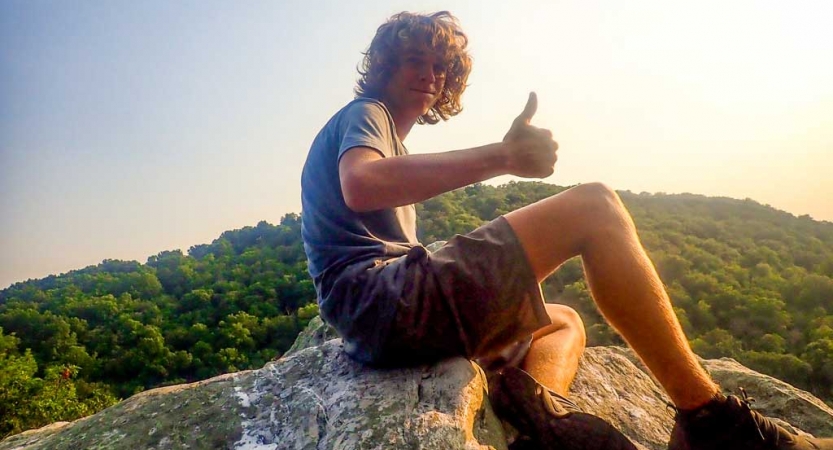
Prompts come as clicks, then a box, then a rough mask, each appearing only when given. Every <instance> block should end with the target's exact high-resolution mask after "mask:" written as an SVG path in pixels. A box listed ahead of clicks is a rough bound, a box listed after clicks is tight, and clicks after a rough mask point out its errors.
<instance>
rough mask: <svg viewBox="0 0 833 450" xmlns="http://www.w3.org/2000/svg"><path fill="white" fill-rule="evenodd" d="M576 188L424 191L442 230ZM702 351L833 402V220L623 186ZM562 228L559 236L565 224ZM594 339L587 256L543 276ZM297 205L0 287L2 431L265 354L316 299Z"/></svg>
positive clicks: (424, 207) (599, 332) (612, 337)
mask: <svg viewBox="0 0 833 450" xmlns="http://www.w3.org/2000/svg"><path fill="white" fill-rule="evenodd" d="M563 189H565V188H563V187H558V186H554V185H549V184H544V183H509V184H507V185H504V186H501V187H492V186H487V185H481V184H478V185H474V186H470V187H468V188H465V189H460V190H457V191H454V192H451V193H448V194H445V195H443V196H440V197H437V198H435V199H432V200H429V201H427V202H425V203H423V204H421V205H418V211H419V216H420V223H419V228H420V236H421V239H422V241H423V242H426V243H427V242H431V241H435V240H444V239H447V238H448V237H450V236H451V235H453V234H454V233H461V232H467V231H469V230H471V229H473V228H474V227H476V226H477V225H480V224H481V223H483V222H485V221H487V220H489V219H492V218H494V217H496V216H497V215H499V214H501V213H504V212H507V211H511V210H513V209H516V208H518V207H520V206H523V205H525V204H528V203H531V202H533V201H536V200H538V199H541V198H544V197H546V196H548V195H552V194H554V193H557V192H559V191H561V190H563ZM620 194H621V196H622V199H623V201H624V202H625V203H626V204H627V206H628V207H629V209H630V210H631V212H632V214H633V216H634V220H635V221H636V224H637V227H638V229H639V232H640V236H641V238H642V241H643V243H644V244H645V246H646V248H647V249H648V251H649V253H650V254H651V256H652V258H653V259H654V261H655V263H656V265H657V267H658V269H659V271H660V274H661V276H662V278H663V281H664V282H665V284H666V285H667V287H668V289H669V292H670V294H671V297H672V300H673V302H674V306H675V310H676V312H677V314H678V316H679V317H680V320H681V322H682V323H683V325H684V327H685V328H686V331H687V333H688V335H689V337H690V338H691V340H692V345H693V347H694V348H695V350H696V351H697V352H698V354H700V355H701V356H703V357H707V358H713V357H719V356H730V357H733V358H736V359H738V360H739V361H741V362H742V363H744V364H746V365H747V366H749V367H751V368H754V369H756V370H759V371H762V372H765V373H769V374H771V375H774V376H776V377H778V378H781V379H783V380H786V381H788V382H790V383H792V384H794V385H796V386H799V387H802V388H805V389H808V390H810V391H812V392H813V393H815V394H816V395H818V396H819V397H821V398H823V399H825V400H826V401H827V402H828V403H833V224H831V223H829V222H817V221H813V220H812V219H810V218H809V217H806V216H802V217H798V218H796V217H794V216H792V215H790V214H788V213H784V212H781V211H777V210H774V209H772V208H770V207H767V206H764V205H760V204H758V203H756V202H754V201H752V200H743V201H741V200H733V199H727V198H706V197H703V196H697V195H690V194H685V195H664V194H655V195H651V194H639V195H636V194H632V193H629V192H622V193H620ZM554 238H557V237H554ZM544 291H545V293H546V295H547V298H548V299H549V300H551V301H559V302H563V303H567V304H570V305H572V306H573V307H575V308H576V309H578V310H579V311H581V313H582V316H583V317H584V319H585V323H586V326H587V329H588V334H589V339H590V344H591V345H602V344H610V343H618V342H620V340H619V338H618V336H617V335H616V334H615V333H614V332H612V331H611V330H610V329H609V328H608V327H607V326H606V325H605V324H604V323H603V321H601V319H600V316H599V315H598V313H597V312H596V311H595V309H594V307H593V305H592V301H591V300H590V297H589V294H588V291H587V288H586V285H585V283H584V280H583V276H582V271H581V262H580V261H579V260H578V259H574V260H571V261H569V262H568V263H566V264H565V265H564V266H563V267H562V268H561V269H560V270H559V271H558V272H557V274H556V275H555V276H554V277H551V279H550V280H548V281H547V282H546V283H545V285H544ZM314 298H315V293H314V289H313V287H312V283H311V281H310V279H309V276H308V274H307V272H306V262H305V258H304V252H303V246H302V244H301V241H300V219H299V216H298V215H296V214H288V215H286V216H285V217H284V218H283V219H282V220H281V223H280V224H279V225H270V224H268V223H266V222H261V223H259V224H257V226H255V227H246V228H243V229H241V230H234V231H227V232H225V233H223V234H222V235H221V236H220V237H219V238H218V239H216V240H215V241H214V242H212V243H211V244H208V245H197V246H194V247H191V248H190V249H189V251H188V253H187V254H183V253H182V252H180V251H166V252H162V253H159V254H158V255H155V256H151V257H150V258H148V260H147V262H146V263H144V264H141V263H138V262H133V261H114V260H105V261H104V262H102V263H101V264H99V265H97V266H90V267H87V268H84V269H81V270H76V271H72V272H69V273H66V274H63V275H60V276H50V277H47V278H44V279H41V280H34V281H28V282H24V283H17V284H15V285H13V286H11V287H9V288H8V289H5V290H3V291H0V437H2V436H5V435H7V434H10V433H16V432H19V431H22V430H24V429H27V428H32V427H37V426H42V425H44V424H47V423H50V422H53V421H57V420H72V419H74V418H78V417H81V416H84V415H87V414H91V413H94V412H96V411H98V410H100V409H102V408H104V407H106V406H109V405H111V404H113V403H114V402H116V401H117V399H119V398H125V397H127V396H129V395H131V394H133V393H135V392H138V391H140V390H143V389H147V388H151V387H155V386H160V385H165V384H174V383H182V382H188V381H195V380H199V379H204V378H207V377H211V376H213V375H217V374H220V373H224V372H230V371H237V370H242V369H247V368H254V367H259V366H262V365H263V364H264V363H265V362H266V361H269V360H270V359H273V358H275V357H279V356H280V355H281V354H282V353H283V352H285V351H286V350H287V349H288V348H289V346H290V345H291V344H292V342H293V340H294V338H295V335H296V334H297V333H298V331H299V330H300V329H301V328H302V327H303V326H304V325H305V324H306V322H307V321H308V320H309V319H310V318H311V317H312V316H314V315H315V314H317V309H316V307H315V305H314Z"/></svg>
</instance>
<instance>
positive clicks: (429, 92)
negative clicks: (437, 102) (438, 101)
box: [411, 89, 437, 95]
mask: <svg viewBox="0 0 833 450" xmlns="http://www.w3.org/2000/svg"><path fill="white" fill-rule="evenodd" d="M411 90H412V91H416V92H420V93H422V94H428V95H436V94H437V93H436V92H431V91H423V90H422V89H411Z"/></svg>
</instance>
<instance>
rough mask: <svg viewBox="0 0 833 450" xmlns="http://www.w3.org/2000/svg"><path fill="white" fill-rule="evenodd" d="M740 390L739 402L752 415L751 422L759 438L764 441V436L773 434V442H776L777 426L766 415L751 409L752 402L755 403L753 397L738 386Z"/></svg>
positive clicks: (777, 435) (777, 436)
mask: <svg viewBox="0 0 833 450" xmlns="http://www.w3.org/2000/svg"><path fill="white" fill-rule="evenodd" d="M738 390H740V394H741V397H740V403H741V405H743V407H744V409H746V411H747V412H749V414H750V416H751V417H752V423H754V424H755V429H756V430H757V431H758V435H759V436H760V437H761V440H762V441H764V442H766V440H767V439H766V436H774V437H775V442H776V443H777V442H778V440H779V439H778V438H779V436H780V433H779V432H778V426H777V425H776V424H775V422H773V421H771V420H769V419H767V418H766V417H764V416H762V415H761V414H760V413H758V412H757V411H755V410H753V409H752V404H753V403H755V399H754V398H753V397H750V396H749V394H748V393H747V392H746V389H744V388H743V387H738Z"/></svg>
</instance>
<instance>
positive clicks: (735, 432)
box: [668, 389, 833, 450]
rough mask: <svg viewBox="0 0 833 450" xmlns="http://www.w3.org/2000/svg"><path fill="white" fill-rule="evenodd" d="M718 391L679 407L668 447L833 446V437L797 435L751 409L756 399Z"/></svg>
mask: <svg viewBox="0 0 833 450" xmlns="http://www.w3.org/2000/svg"><path fill="white" fill-rule="evenodd" d="M741 394H742V398H738V397H736V396H734V395H730V396H728V397H726V396H724V395H723V394H717V396H715V398H714V399H713V400H711V401H710V402H709V403H706V404H705V405H704V406H701V407H700V408H697V409H694V410H691V411H681V410H678V411H677V416H676V419H675V423H674V429H673V430H672V431H671V441H670V442H669V443H668V449H669V450H736V449H739V450H833V439H816V438H807V437H803V436H798V435H796V434H794V433H791V432H789V431H787V430H786V429H785V428H784V427H782V426H780V425H778V424H776V423H775V422H774V421H773V420H772V419H769V418H767V417H764V416H762V415H761V414H759V413H758V412H757V411H753V410H752V403H753V402H754V401H755V399H752V398H749V397H748V396H747V395H746V391H745V390H743V389H741Z"/></svg>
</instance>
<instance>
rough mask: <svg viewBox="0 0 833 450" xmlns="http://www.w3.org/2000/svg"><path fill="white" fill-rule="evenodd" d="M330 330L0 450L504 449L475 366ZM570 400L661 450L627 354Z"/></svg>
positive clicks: (765, 400)
mask: <svg viewBox="0 0 833 450" xmlns="http://www.w3.org/2000/svg"><path fill="white" fill-rule="evenodd" d="M332 336H333V334H332V332H331V331H330V330H328V329H327V328H326V327H325V326H324V325H323V324H322V323H320V322H318V321H317V322H313V324H312V326H311V327H310V328H308V330H307V331H305V333H303V334H302V335H301V336H299V338H298V341H297V342H296V345H295V346H293V349H292V351H291V352H288V353H287V355H285V356H284V357H283V358H281V359H280V360H278V361H274V362H271V363H269V364H267V365H266V366H265V367H263V368H262V369H259V370H251V371H245V372H239V373H235V374H229V375H224V376H221V377H217V378H213V379H210V380H206V381H202V382H199V383H193V384H188V385H181V386H174V387H167V388H160V389H154V390H151V391H147V392H144V393H142V394H138V395H136V396H133V397H131V398H130V399H127V400H125V401H123V402H121V403H119V404H118V405H116V406H113V407H111V408H108V409H107V410H104V411H102V412H100V413H98V414H96V415H93V416H91V417H87V418H84V419H81V420H78V421H75V422H72V423H60V424H53V425H50V426H49V427H45V428H42V429H40V430H33V431H30V432H26V433H22V434H20V435H17V436H12V437H10V438H7V439H6V440H4V441H2V442H0V450H10V449H77V448H85V449H93V448H101V449H104V448H106V449H119V448H125V449H175V448H176V449H179V448H190V449H202V448H218V449H221V448H238V449H247V450H271V449H345V450H348V449H349V450H352V449H393V448H395V449H401V448H404V449H441V450H448V449H505V448H506V444H505V437H504V434H503V429H502V427H501V425H500V423H499V422H498V420H497V419H496V418H495V416H494V414H493V413H492V410H491V408H490V406H489V404H488V401H487V397H486V384H485V377H484V376H483V374H482V372H481V371H480V369H479V368H478V367H477V366H476V365H474V364H472V363H470V362H468V361H466V360H463V359H451V360H448V361H443V362H441V363H439V364H435V365H432V366H423V367H417V368H411V369H399V370H385V371H379V370H371V369H368V368H365V367H363V366H360V365H358V364H356V363H354V362H353V361H351V360H349V359H348V358H347V357H346V356H345V354H344V353H343V351H342V348H341V343H340V341H339V340H337V339H336V340H328V339H329V338H330V337H332ZM323 341H326V342H323ZM704 365H705V366H706V367H707V368H708V369H709V370H710V371H711V372H712V374H713V376H714V377H715V378H716V379H717V380H718V381H719V382H720V383H721V384H722V385H723V386H724V387H725V388H727V389H735V388H736V387H737V386H738V385H742V386H744V387H745V388H746V389H747V390H748V391H750V392H751V393H753V394H754V395H755V397H756V398H757V399H758V402H757V403H756V407H757V409H759V410H761V411H762V412H763V413H765V414H767V415H772V416H775V417H780V418H782V419H784V420H786V421H788V422H790V423H792V424H793V425H795V426H796V427H797V428H800V429H802V430H803V431H806V432H810V433H813V434H815V435H820V436H825V435H827V436H830V435H833V410H831V409H830V408H829V407H827V406H826V405H824V403H822V402H821V401H819V400H818V399H816V398H814V397H812V396H811V395H809V394H807V393H806V392H803V391H800V390H798V389H795V388H793V387H791V386H789V385H787V384H785V383H782V382H780V381H778V380H775V379H773V378H771V377H767V376H765V375H761V374H758V373H756V372H754V371H751V370H749V369H747V368H745V367H743V366H741V365H740V364H738V363H736V362H734V361H732V360H716V361H705V362H704ZM572 396H573V398H574V399H575V400H576V401H577V403H578V404H579V405H580V406H581V407H583V408H584V409H585V410H587V411H589V412H593V413H595V414H598V415H600V416H602V417H604V418H606V419H607V420H609V421H610V422H611V423H613V424H614V425H615V426H617V427H618V428H619V429H621V430H622V431H623V432H624V433H625V434H627V435H628V436H630V437H631V438H632V439H633V440H634V442H636V443H637V444H638V445H639V446H640V447H641V448H643V449H664V448H665V446H666V442H667V439H668V435H669V432H670V428H671V425H672V421H673V418H672V417H673V411H672V410H671V409H670V408H669V407H668V406H667V403H666V401H667V399H666V397H665V395H664V394H663V392H662V391H661V390H660V389H659V388H658V386H657V385H656V383H655V382H654V381H653V380H652V379H651V377H650V376H649V375H648V374H647V373H646V372H645V371H644V370H642V369H641V368H640V364H639V363H638V361H637V360H636V359H635V358H634V356H633V354H632V353H631V352H629V351H628V350H626V349H621V348H616V347H596V348H590V349H588V350H587V352H586V354H585V356H584V358H583V359H582V362H581V367H580V369H579V374H578V377H577V378H576V380H575V383H574V385H573V389H572Z"/></svg>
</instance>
